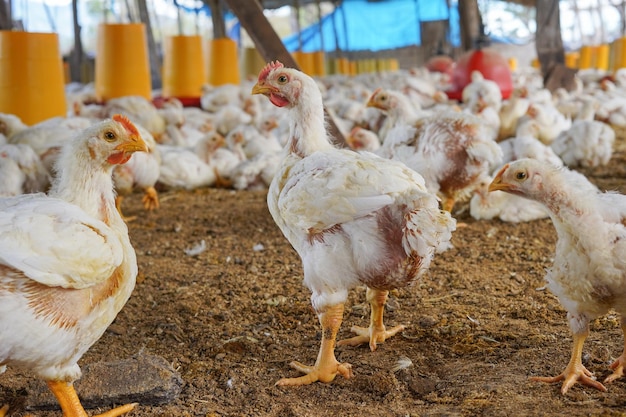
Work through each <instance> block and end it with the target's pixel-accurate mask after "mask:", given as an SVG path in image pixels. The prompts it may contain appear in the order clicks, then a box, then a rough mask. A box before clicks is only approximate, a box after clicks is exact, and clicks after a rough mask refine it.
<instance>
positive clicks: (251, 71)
mask: <svg viewBox="0 0 626 417" xmlns="http://www.w3.org/2000/svg"><path fill="white" fill-rule="evenodd" d="M264 66H265V60H264V59H263V57H262V56H261V54H260V53H259V51H258V50H257V49H256V48H250V47H246V48H244V50H243V65H242V67H243V71H242V73H243V75H244V77H246V78H248V77H252V78H256V77H257V76H258V75H259V72H261V70H262V69H263V67H264Z"/></svg>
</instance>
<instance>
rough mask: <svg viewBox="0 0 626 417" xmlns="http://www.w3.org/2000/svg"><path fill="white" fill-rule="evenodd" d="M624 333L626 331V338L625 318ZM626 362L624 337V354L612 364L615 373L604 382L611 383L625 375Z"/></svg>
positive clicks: (625, 333)
mask: <svg viewBox="0 0 626 417" xmlns="http://www.w3.org/2000/svg"><path fill="white" fill-rule="evenodd" d="M622 333H624V337H625V338H626V322H624V319H622ZM625 363H626V339H624V350H623V351H622V354H621V355H620V357H619V358H617V360H616V361H615V362H613V363H612V364H611V369H612V370H613V373H612V374H611V375H609V376H607V377H606V379H605V380H604V383H605V384H610V383H611V382H613V381H615V380H616V379H619V378H621V377H623V376H624V364H625Z"/></svg>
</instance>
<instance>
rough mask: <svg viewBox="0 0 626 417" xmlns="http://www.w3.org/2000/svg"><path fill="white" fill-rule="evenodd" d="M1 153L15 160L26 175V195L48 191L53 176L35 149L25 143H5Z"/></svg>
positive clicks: (1, 147)
mask: <svg viewBox="0 0 626 417" xmlns="http://www.w3.org/2000/svg"><path fill="white" fill-rule="evenodd" d="M0 152H3V153H4V154H6V155H7V156H8V157H10V158H11V159H13V160H14V161H15V162H16V163H17V165H18V166H19V168H20V169H21V170H22V172H23V173H24V184H23V185H24V186H23V192H24V193H36V192H45V191H47V190H48V187H50V181H51V179H52V176H51V175H50V172H49V171H48V169H46V167H45V166H44V164H43V162H42V161H41V159H40V158H39V155H37V154H36V153H35V151H34V150H33V148H31V147H30V146H29V145H25V144H23V143H18V144H13V143H5V144H3V145H0Z"/></svg>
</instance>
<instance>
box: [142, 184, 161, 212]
mask: <svg viewBox="0 0 626 417" xmlns="http://www.w3.org/2000/svg"><path fill="white" fill-rule="evenodd" d="M141 202H142V203H143V207H144V208H145V209H146V210H148V211H152V210H156V209H158V208H159V195H158V194H157V191H156V190H155V189H154V187H148V188H146V189H145V194H144V196H143V198H142V199H141Z"/></svg>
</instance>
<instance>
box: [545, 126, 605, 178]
mask: <svg viewBox="0 0 626 417" xmlns="http://www.w3.org/2000/svg"><path fill="white" fill-rule="evenodd" d="M614 143H615V131H614V130H613V128H612V127H611V126H609V125H608V124H606V123H604V122H599V121H597V120H575V121H574V123H573V124H572V126H571V127H570V128H569V129H567V130H565V131H563V132H561V133H559V135H558V136H557V137H556V138H555V139H554V141H553V142H552V144H551V145H550V146H551V147H552V149H553V150H554V152H555V153H556V154H557V155H559V156H560V157H561V159H562V160H563V162H564V163H565V164H566V165H567V166H568V167H571V168H576V167H587V168H590V167H597V166H601V165H606V164H608V163H609V161H610V160H611V157H612V156H613V145H614Z"/></svg>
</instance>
